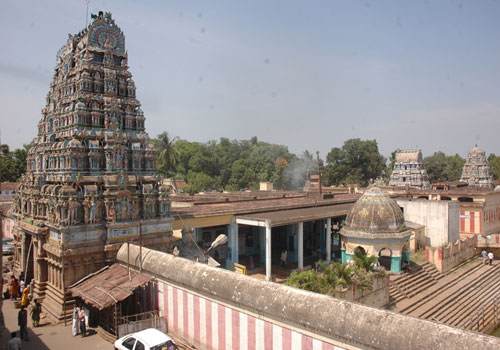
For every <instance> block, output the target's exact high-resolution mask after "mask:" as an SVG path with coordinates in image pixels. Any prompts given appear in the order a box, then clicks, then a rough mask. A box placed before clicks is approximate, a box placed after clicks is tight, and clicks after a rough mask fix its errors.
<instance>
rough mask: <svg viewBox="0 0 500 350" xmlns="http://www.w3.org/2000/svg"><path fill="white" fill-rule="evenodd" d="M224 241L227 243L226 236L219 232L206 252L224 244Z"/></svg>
mask: <svg viewBox="0 0 500 350" xmlns="http://www.w3.org/2000/svg"><path fill="white" fill-rule="evenodd" d="M226 243H227V236H226V235H223V234H220V235H218V236H217V238H216V239H215V241H213V242H212V244H211V245H210V248H208V249H207V251H206V253H208V252H209V251H210V250H211V249H214V248H217V247H218V246H220V245H224V244H226Z"/></svg>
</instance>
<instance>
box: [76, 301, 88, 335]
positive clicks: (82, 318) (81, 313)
mask: <svg viewBox="0 0 500 350" xmlns="http://www.w3.org/2000/svg"><path fill="white" fill-rule="evenodd" d="M78 319H79V320H80V332H81V333H82V338H83V337H85V333H86V327H85V326H86V325H85V310H84V309H83V306H81V307H80V311H78Z"/></svg>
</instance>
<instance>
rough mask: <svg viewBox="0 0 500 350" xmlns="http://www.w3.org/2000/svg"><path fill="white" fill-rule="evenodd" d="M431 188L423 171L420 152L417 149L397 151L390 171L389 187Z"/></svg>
mask: <svg viewBox="0 0 500 350" xmlns="http://www.w3.org/2000/svg"><path fill="white" fill-rule="evenodd" d="M407 185H408V186H409V187H411V188H418V189H421V190H425V189H429V188H431V184H430V182H429V178H428V177H427V172H426V171H425V169H424V165H423V159H422V152H421V151H420V150H417V149H406V150H399V151H398V152H397V153H396V162H395V163H394V169H393V170H392V174H391V179H390V181H389V186H395V187H406V186H407Z"/></svg>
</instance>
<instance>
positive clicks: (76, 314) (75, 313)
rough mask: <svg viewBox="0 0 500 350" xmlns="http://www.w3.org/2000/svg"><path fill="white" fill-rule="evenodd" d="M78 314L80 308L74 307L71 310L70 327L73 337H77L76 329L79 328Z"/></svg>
mask: <svg viewBox="0 0 500 350" xmlns="http://www.w3.org/2000/svg"><path fill="white" fill-rule="evenodd" d="M79 314H80V308H79V307H78V306H77V305H75V309H74V310H73V325H72V327H71V332H72V333H73V336H75V335H78V328H79V324H78V317H79Z"/></svg>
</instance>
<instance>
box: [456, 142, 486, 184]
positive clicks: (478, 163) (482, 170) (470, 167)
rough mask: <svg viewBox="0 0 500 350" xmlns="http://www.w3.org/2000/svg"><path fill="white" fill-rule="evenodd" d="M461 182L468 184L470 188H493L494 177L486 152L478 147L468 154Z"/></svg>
mask: <svg viewBox="0 0 500 350" xmlns="http://www.w3.org/2000/svg"><path fill="white" fill-rule="evenodd" d="M460 181H463V182H467V183H468V184H469V186H470V187H484V188H493V175H491V171H490V165H489V164H488V160H487V159H486V152H484V151H483V150H482V149H480V148H479V147H477V145H476V146H475V147H474V148H473V149H471V150H470V151H469V153H468V154H467V159H466V160H465V164H464V168H463V170H462V177H461V178H460Z"/></svg>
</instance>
